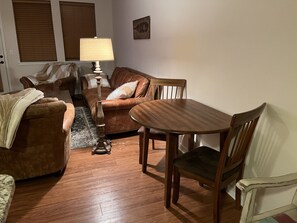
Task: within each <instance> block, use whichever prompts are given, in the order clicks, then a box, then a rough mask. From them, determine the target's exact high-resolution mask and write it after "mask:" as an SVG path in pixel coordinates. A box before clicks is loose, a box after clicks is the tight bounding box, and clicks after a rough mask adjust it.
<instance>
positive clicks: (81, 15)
mask: <svg viewBox="0 0 297 223" xmlns="http://www.w3.org/2000/svg"><path fill="white" fill-rule="evenodd" d="M60 11H61V22H62V30H63V40H64V51H65V60H79V39H80V38H86V37H89V38H90V37H91V38H92V37H94V36H96V22H95V21H96V20H95V5H94V4H93V3H80V2H60Z"/></svg>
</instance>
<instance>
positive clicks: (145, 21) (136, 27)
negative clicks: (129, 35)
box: [133, 16, 151, 39]
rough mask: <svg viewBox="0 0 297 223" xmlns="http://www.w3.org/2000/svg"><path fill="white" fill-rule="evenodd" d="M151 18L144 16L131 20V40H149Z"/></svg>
mask: <svg viewBox="0 0 297 223" xmlns="http://www.w3.org/2000/svg"><path fill="white" fill-rule="evenodd" d="M150 26H151V17H150V16H146V17H143V18H140V19H136V20H133V38H134V39H150V38H151V27H150Z"/></svg>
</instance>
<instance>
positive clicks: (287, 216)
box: [236, 173, 297, 223]
mask: <svg viewBox="0 0 297 223" xmlns="http://www.w3.org/2000/svg"><path fill="white" fill-rule="evenodd" d="M290 185H297V173H292V174H287V175H283V176H278V177H260V178H250V179H242V180H240V181H239V182H238V183H237V184H236V186H237V187H238V188H239V189H240V190H241V191H242V192H243V194H245V201H244V204H243V209H242V213H241V218H240V223H250V222H259V223H277V222H279V223H293V222H297V190H296V191H295V194H294V196H293V198H292V202H291V203H290V204H288V205H286V206H282V207H279V208H276V209H273V210H269V211H266V212H263V213H255V210H254V208H255V201H256V199H255V198H256V195H257V191H258V190H260V189H265V188H277V187H284V186H290Z"/></svg>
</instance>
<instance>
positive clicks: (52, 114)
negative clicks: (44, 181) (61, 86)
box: [0, 98, 75, 180]
mask: <svg viewBox="0 0 297 223" xmlns="http://www.w3.org/2000/svg"><path fill="white" fill-rule="evenodd" d="M74 114H75V111H74V107H73V105H72V104H70V103H66V104H65V102H63V101H59V100H57V99H54V98H43V99H40V100H39V101H37V102H35V103H33V104H32V105H30V106H29V107H28V108H27V110H26V111H25V113H24V114H23V117H22V120H21V123H20V125H19V128H18V130H17V133H16V137H15V140H14V143H13V146H12V148H10V149H5V148H1V147H0V173H1V174H8V175H11V176H13V177H14V179H16V180H21V179H27V178H32V177H37V176H42V175H46V174H50V173H56V172H62V171H63V170H64V168H65V166H66V164H67V161H68V158H69V153H70V140H71V139H70V131H71V125H72V122H73V119H74Z"/></svg>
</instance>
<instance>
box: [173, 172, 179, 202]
mask: <svg viewBox="0 0 297 223" xmlns="http://www.w3.org/2000/svg"><path fill="white" fill-rule="evenodd" d="M179 187H180V173H179V171H178V169H177V168H176V167H174V170H173V193H172V203H173V204H176V203H177V201H178V198H179Z"/></svg>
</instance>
